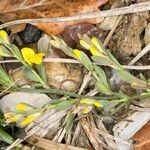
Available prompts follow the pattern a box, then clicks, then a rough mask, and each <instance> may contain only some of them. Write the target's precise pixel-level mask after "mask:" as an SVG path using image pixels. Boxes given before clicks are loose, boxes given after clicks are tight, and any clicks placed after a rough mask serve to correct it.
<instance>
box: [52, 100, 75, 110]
mask: <svg viewBox="0 0 150 150" xmlns="http://www.w3.org/2000/svg"><path fill="white" fill-rule="evenodd" d="M74 103H75V100H65V101H62V102H59V103H57V104H54V105H55V108H56V109H61V110H64V109H67V108H69V107H70V106H71V105H73V104H74Z"/></svg>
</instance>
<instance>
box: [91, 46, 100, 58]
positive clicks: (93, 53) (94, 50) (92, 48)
mask: <svg viewBox="0 0 150 150" xmlns="http://www.w3.org/2000/svg"><path fill="white" fill-rule="evenodd" d="M90 52H91V54H92V55H93V56H102V53H101V52H99V51H97V50H96V49H95V48H94V47H91V48H90Z"/></svg>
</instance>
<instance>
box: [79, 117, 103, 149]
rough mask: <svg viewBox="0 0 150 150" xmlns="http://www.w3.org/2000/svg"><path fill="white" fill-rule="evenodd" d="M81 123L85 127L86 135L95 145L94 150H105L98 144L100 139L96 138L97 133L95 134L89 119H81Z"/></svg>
mask: <svg viewBox="0 0 150 150" xmlns="http://www.w3.org/2000/svg"><path fill="white" fill-rule="evenodd" d="M79 116H80V114H79ZM80 123H81V126H82V127H83V129H84V131H85V133H86V135H87V136H88V138H89V140H90V142H91V144H92V145H93V147H94V149H95V150H103V148H102V146H101V144H100V143H99V142H98V138H97V137H96V136H97V135H96V136H95V133H94V132H93V131H94V129H93V127H92V125H91V122H90V120H89V117H86V118H82V119H80Z"/></svg>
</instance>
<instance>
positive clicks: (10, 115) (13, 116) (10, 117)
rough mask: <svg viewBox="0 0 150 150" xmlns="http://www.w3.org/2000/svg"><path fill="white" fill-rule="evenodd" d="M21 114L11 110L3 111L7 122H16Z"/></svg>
mask: <svg viewBox="0 0 150 150" xmlns="http://www.w3.org/2000/svg"><path fill="white" fill-rule="evenodd" d="M21 116H22V115H21V114H17V115H16V114H14V113H13V112H9V113H5V114H4V117H5V118H6V120H7V122H17V121H18V120H19V119H20V118H21Z"/></svg>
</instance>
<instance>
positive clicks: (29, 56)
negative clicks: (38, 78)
mask: <svg viewBox="0 0 150 150" xmlns="http://www.w3.org/2000/svg"><path fill="white" fill-rule="evenodd" d="M21 53H22V56H23V58H24V60H25V61H26V62H27V63H28V64H29V65H31V64H32V63H35V64H41V63H42V60H43V56H44V55H45V54H44V53H38V54H36V53H35V51H34V50H33V49H31V48H23V49H21Z"/></svg>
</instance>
